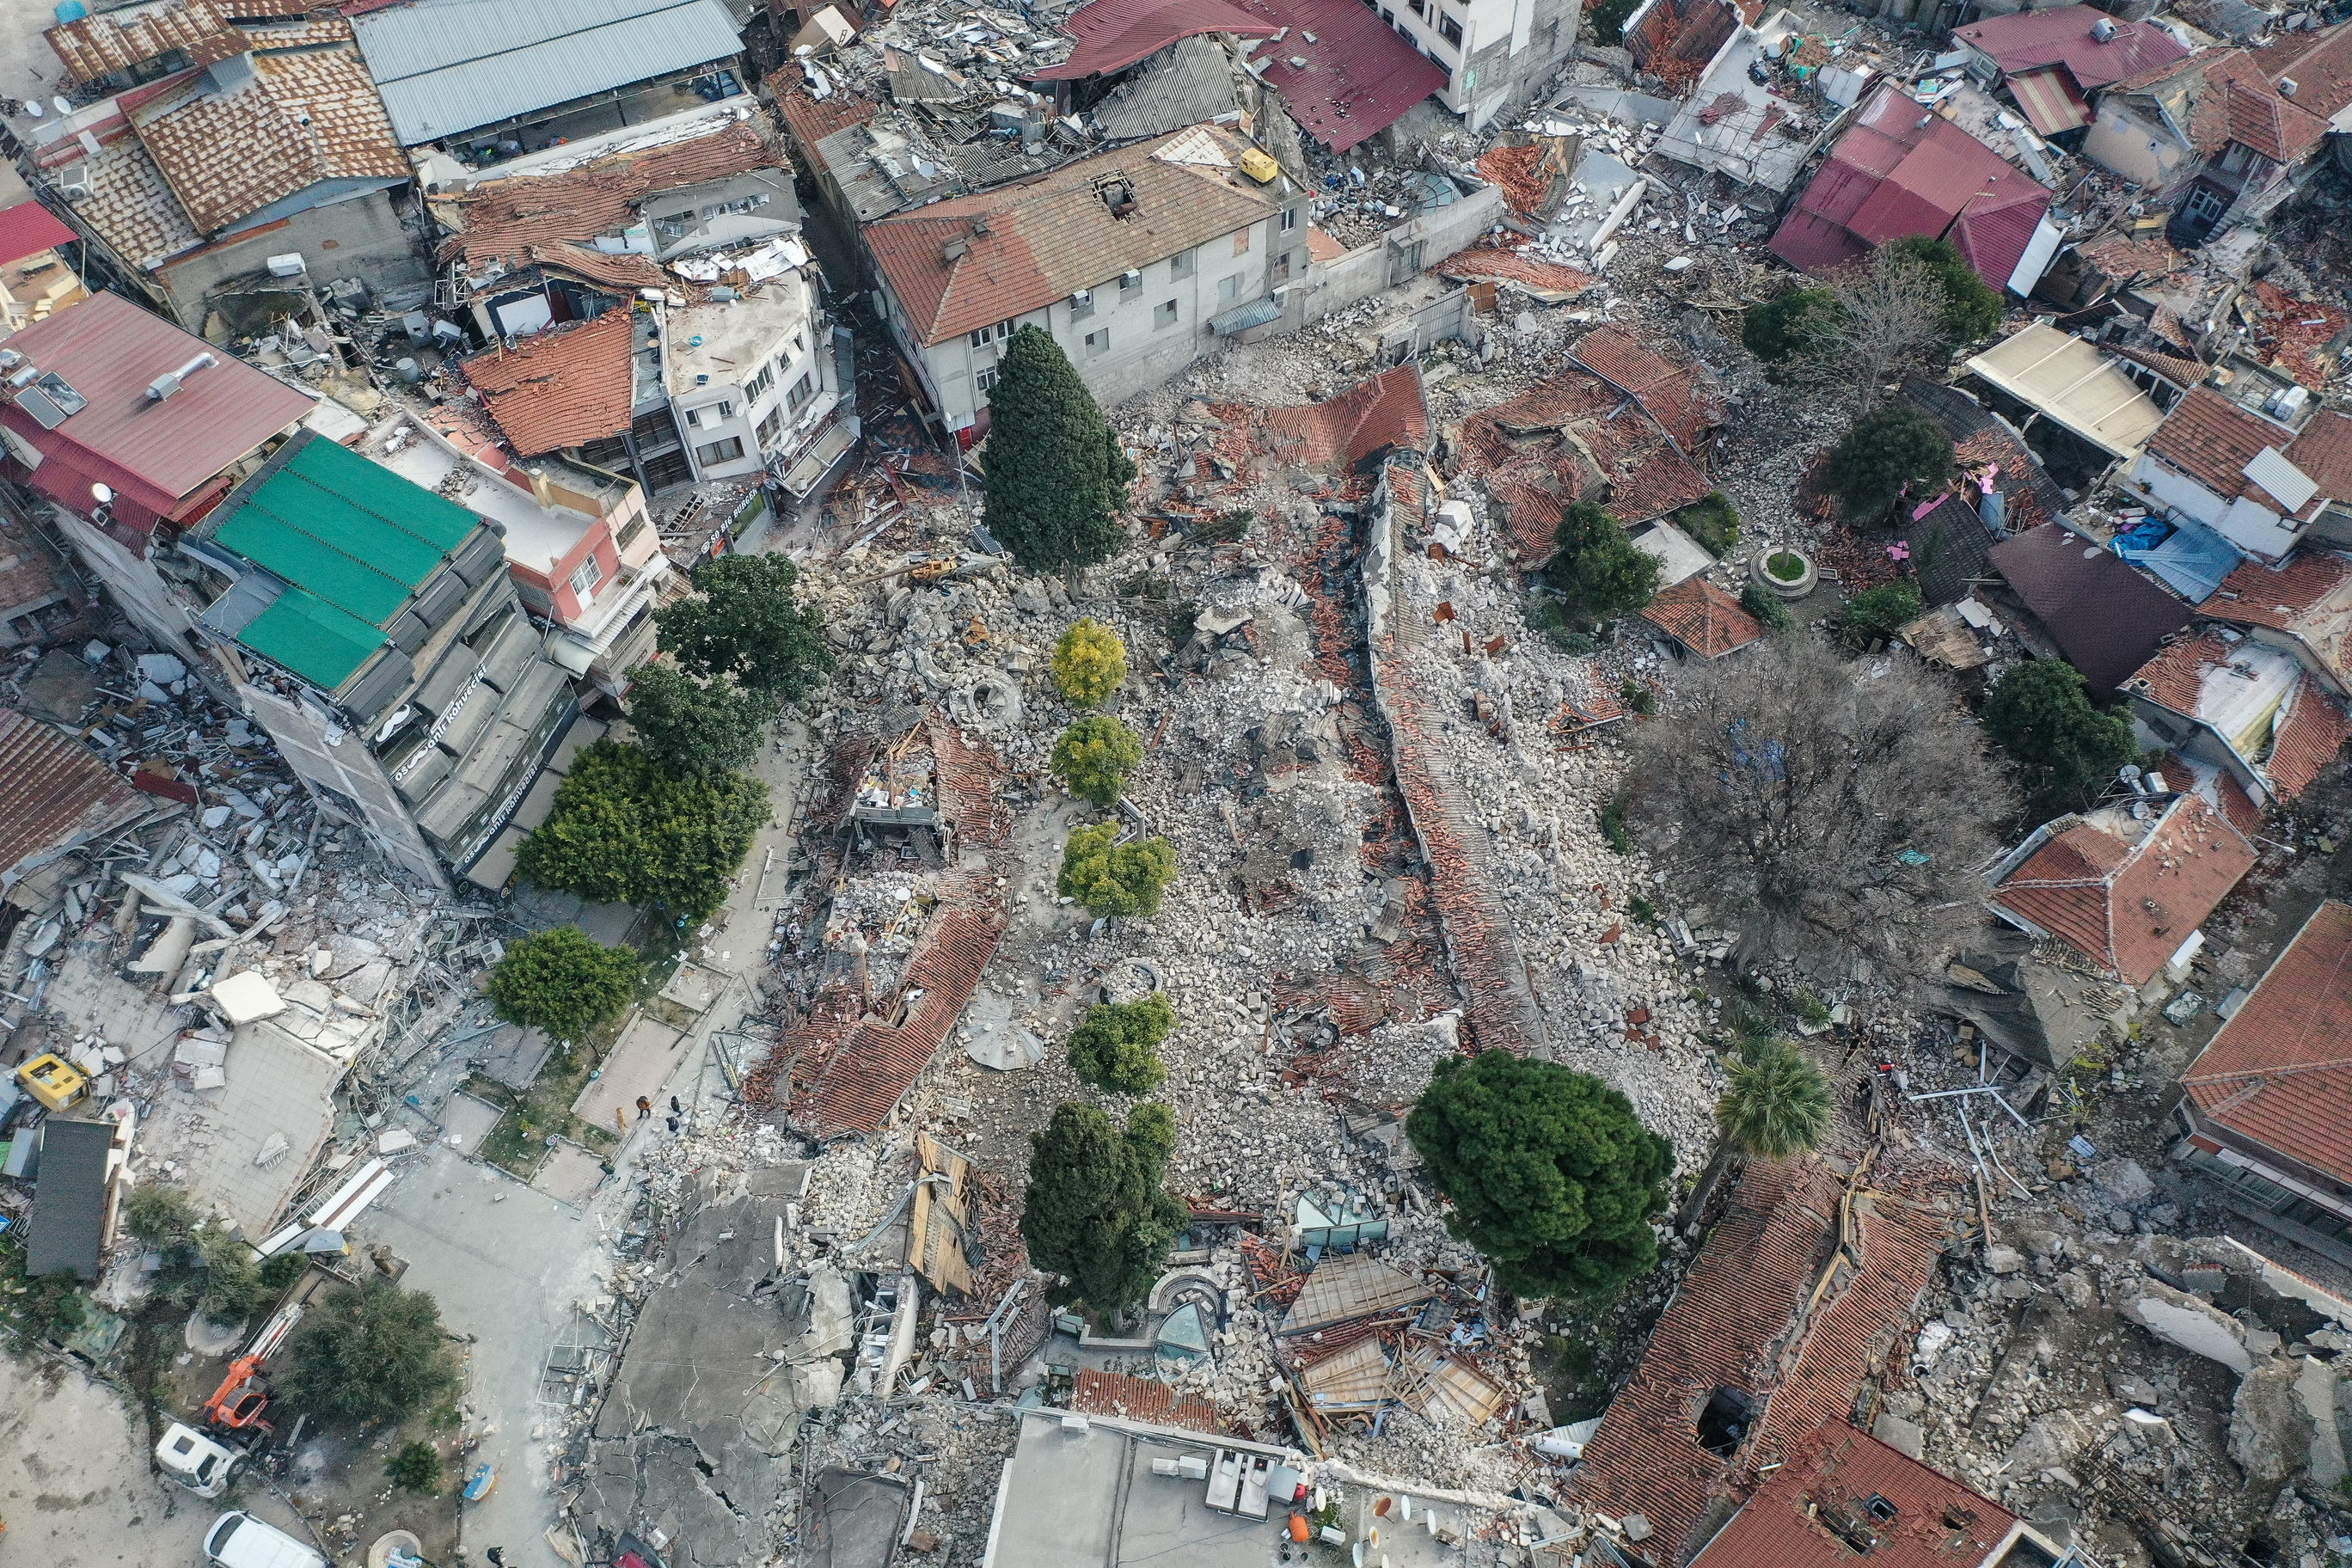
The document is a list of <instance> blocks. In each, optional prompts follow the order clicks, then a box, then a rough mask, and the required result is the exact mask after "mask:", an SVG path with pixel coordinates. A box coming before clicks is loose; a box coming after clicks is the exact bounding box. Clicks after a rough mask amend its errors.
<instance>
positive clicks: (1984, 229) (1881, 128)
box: [1771, 87, 2051, 290]
mask: <svg viewBox="0 0 2352 1568" xmlns="http://www.w3.org/2000/svg"><path fill="white" fill-rule="evenodd" d="M2050 200H2051V196H2050V193H2049V191H2047V190H2045V189H2043V188H2042V186H2041V185H2039V184H2035V183H2034V182H2033V180H2032V179H2031V178H2030V177H2029V176H2027V175H2026V174H2023V173H2021V172H2020V171H2019V170H2018V169H2016V168H2014V167H2012V166H2011V164H2009V163H2004V162H2002V161H2001V159H2000V157H1999V156H1997V155H1996V154H1995V153H1993V152H1992V150H1991V149H1990V148H1989V147H1987V146H1985V145H1984V144H1983V143H1982V142H1979V141H1978V140H1977V139H1976V138H1975V137H1973V136H1970V135H1969V133H1968V132H1965V131H1963V130H1961V129H1960V128H1959V127H1958V125H1955V124H1953V123H1952V122H1951V121H1948V120H1945V119H1943V118H1941V117H1940V116H1937V115H1936V114H1933V113H1931V112H1929V111H1927V110H1924V109H1922V108H1920V106H1919V105H1918V103H1917V102H1916V100H1913V99H1912V98H1911V97H1910V96H1909V95H1908V94H1906V93H1904V92H1902V91H1900V90H1897V89H1895V88H1892V87H1887V88H1883V89H1880V90H1879V92H1878V93H1877V95H1876V96H1875V97H1874V98H1873V99H1872V100H1870V101H1869V102H1868V103H1867V104H1865V105H1864V107H1863V110H1862V111H1861V112H1860V113H1859V114H1858V115H1856V116H1855V118H1854V120H1853V123H1852V124H1850V125H1849V126H1848V127H1847V129H1846V130H1845V132H1843V134H1842V135H1840V136H1839V137H1838V139H1837V142H1836V144H1835V145H1834V146H1833V147H1832V148H1831V150H1830V155H1829V159H1828V161H1827V162H1826V163H1823V164H1822V167H1821V169H1820V171H1819V172H1818V173H1817V174H1814V175H1813V178H1812V183H1811V184H1808V185H1807V186H1806V187H1805V190H1804V194H1803V195H1801V196H1800V197H1798V198H1797V204H1796V206H1795V207H1794V208H1793V209H1792V210H1791V211H1790V214H1789V216H1788V217H1787V218H1786V219H1785V220H1784V221H1783V222H1782V223H1781V225H1780V232H1779V233H1777V234H1775V235H1774V236H1773V237H1772V245H1771V249H1772V253H1773V254H1774V255H1775V256H1778V257H1779V258H1780V259H1781V260H1783V261H1786V262H1787V263H1789V265H1790V266H1791V267H1795V268H1800V269H1801V270H1803V271H1806V272H1813V273H1822V272H1831V271H1834V270H1836V269H1837V268H1840V267H1843V266H1845V265H1847V264H1849V263H1851V262H1853V261H1856V260H1859V259H1860V258H1863V257H1864V256H1867V255H1869V254H1870V252H1871V251H1873V250H1874V249H1875V248H1877V247H1879V246H1882V245H1885V243H1886V242H1887V241H1889V240H1893V239H1901V238H1903V237H1906V236H1908V235H1926V236H1927V237H1930V238H1937V239H1947V240H1949V241H1950V242H1951V244H1952V247H1953V248H1954V249H1956V250H1958V252H1959V253H1960V256H1961V258H1962V259H1964V260H1966V261H1967V262H1968V264H1969V267H1971V268H1974V269H1975V271H1976V274H1977V276H1978V277H1979V278H1981V279H1984V281H1985V284H1986V286H1987V287H1989V288H1990V289H1995V290H1999V289H2005V288H2007V287H2008V286H2009V280H2010V278H2011V274H2013V273H2014V272H2015V271H2016V270H2017V266H2018V262H2019V261H2020V260H2021V258H2023V257H2024V255H2025V252H2026V247H2028V246H2029V245H2030V244H2031V243H2032V239H2033V236H2034V233H2035V230H2036V229H2037V228H2038V227H2039V226H2041V223H2042V215H2043V214H2044V213H2045V212H2046V211H2047V210H2048V209H2049V206H2050ZM2027 286H2028V287H2030V286H2031V281H2030V280H2029V282H2028V285H2027Z"/></svg>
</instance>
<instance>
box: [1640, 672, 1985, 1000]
mask: <svg viewBox="0 0 2352 1568" xmlns="http://www.w3.org/2000/svg"><path fill="white" fill-rule="evenodd" d="M1628 784H1629V792H1630V793H1629V796H1628V816H1629V817H1630V818H1631V820H1632V822H1633V826H1634V827H1635V833H1636V837H1637V839H1638V840H1639V841H1640V842H1641V843H1642V844H1643V847H1646V848H1648V849H1650V850H1651V851H1652V852H1653V854H1654V856H1655V857H1656V858H1657V859H1658V861H1659V863H1660V865H1661V866H1662V867H1663V868H1665V869H1666V870H1667V872H1668V874H1669V877H1670V879H1678V880H1679V884H1680V886H1681V888H1682V889H1683V890H1684V891H1685V893H1686V894H1688V895H1690V896H1692V897H1694V898H1695V899H1696V900H1699V901H1703V902H1705V903H1706V905H1707V906H1708V908H1709V910H1711V913H1710V915H1709V920H1710V921H1711V922H1712V923H1716V924H1719V925H1723V926H1727V927H1729V928H1731V929H1734V930H1736V931H1738V953H1739V956H1740V957H1741V959H1742V960H1743V961H1748V962H1752V961H1754V960H1756V959H1759V958H1764V957H1768V956H1769V957H1789V958H1794V959H1796V960H1797V961H1798V962H1799V963H1802V964H1804V965H1805V966H1807V967H1809V968H1813V969H1816V970H1818V971H1822V972H1824V973H1826V972H1828V971H1829V970H1831V969H1832V967H1836V968H1839V969H1840V970H1843V966H1845V965H1847V964H1850V963H1852V962H1853V960H1854V959H1855V958H1858V957H1866V958H1868V959H1870V960H1872V962H1873V964H1874V967H1876V969H1877V973H1879V974H1880V975H1881V977H1883V978H1887V979H1895V978H1897V977H1899V976H1900V975H1903V974H1906V973H1907V974H1908V975H1911V976H1914V977H1916V976H1918V975H1922V974H1925V973H1927V972H1929V970H1930V969H1932V968H1934V967H1937V964H1938V961H1939V960H1940V958H1941V957H1942V955H1943V953H1944V952H1945V950H1946V948H1947V947H1948V944H1949V943H1950V942H1952V941H1953V940H1954V939H1955V938H1956V937H1958V935H1959V934H1960V933H1961V932H1963V931H1966V930H1968V929H1969V928H1972V927H1974V926H1975V925H1977V924H1978V923H1979V922H1980V921H1981V920H1982V918H1983V916H1982V913H1981V910H1980V908H1979V897H1980V894H1981V889H1980V887H1979V884H1978V882H1977V873H1978V870H1979V868H1980V867H1981V866H1982V864H1983V863H1984V861H1985V860H1986V858H1988V856H1989V855H1990V852H1991V850H1992V848H1993V841H1992V837H1991V835H1990V824H1992V823H1993V822H1995V821H1998V820H2000V818H2001V817H2003V816H2005V815H2007V814H2008V812H2009V811H2010V809H2011V799H2010V793H2009V784H2008V782H2007V780H2006V778H2005V777H2004V776H2003V774H2002V773H2001V771H2000V767H1999V765H1998V764H1997V763H1994V762H1993V760H1992V759H1991V758H1990V756H1989V755H1988V754H1987V752H1986V750H1985V747H1984V745H1983V742H1982V740H1981V737H1980V735H1979V731H1978V730H1977V729H1976V727H1975V726H1973V725H1971V724H1969V722H1967V721H1966V719H1965V717H1964V716H1963V715H1962V714H1961V712H1960V711H1959V709H1958V704H1957V703H1956V702H1955V700H1954V698H1953V693H1952V689H1951V688H1950V686H1949V685H1948V683H1947V682H1946V681H1945V680H1944V679H1943V678H1942V677H1940V676H1937V675H1936V674H1934V673H1932V672H1930V671H1928V670H1927V669H1925V668H1922V667H1920V666H1919V665H1917V664H1916V663H1915V662H1914V661H1912V660H1911V659H1909V658H1903V657H1896V658H1891V659H1882V660H1877V661H1870V660H1864V661H1859V662H1854V663H1849V662H1847V661H1846V660H1845V659H1844V658H1842V657H1841V656H1840V655H1839V654H1838V652H1837V651H1836V650H1835V649H1833V648H1832V647H1829V646H1828V645H1827V644H1825V643H1822V642H1819V641H1816V640H1814V639H1813V638H1811V637H1803V636H1789V637H1771V638H1768V639H1767V640H1766V641H1764V642H1762V643H1759V644H1758V645H1757V646H1755V647H1751V648H1749V649H1748V650H1747V651H1746V652H1743V653H1739V654H1735V655H1733V656H1731V657H1730V658H1726V659H1723V660H1720V661H1718V662H1717V663H1715V664H1713V665H1696V666H1694V667H1692V668H1690V669H1689V670H1688V672H1687V674H1686V675H1685V678H1684V679H1683V680H1682V682H1681V683H1680V685H1679V687H1678V688H1677V689H1676V691H1675V700H1674V704H1673V707H1672V708H1671V710H1669V711H1668V712H1666V713H1664V714H1663V715H1661V716H1660V717H1659V718H1658V719H1656V720H1655V721H1652V722H1651V723H1649V724H1648V725H1645V726H1644V727H1643V729H1642V731H1641V732H1640V734H1639V735H1638V736H1637V737H1636V739H1635V742H1634V747H1633V772H1632V773H1631V775H1630V777H1629V780H1628ZM1889 965H1891V966H1892V970H1893V973H1889V972H1888V970H1887V968H1885V967H1883V966H1889Z"/></svg>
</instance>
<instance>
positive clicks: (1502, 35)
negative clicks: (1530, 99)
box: [1364, 0, 1583, 131]
mask: <svg viewBox="0 0 2352 1568" xmlns="http://www.w3.org/2000/svg"><path fill="white" fill-rule="evenodd" d="M1364 3H1365V4H1366V5H1373V8H1374V9H1377V10H1378V11H1379V12H1380V14H1381V21H1383V22H1385V23H1387V24H1388V25H1389V26H1391V27H1393V28H1395V29H1396V30H1397V31H1398V32H1399V33H1401V34H1402V35H1403V36H1404V37H1405V39H1406V40H1407V41H1408V42H1410V43H1411V44H1412V47H1414V49H1415V50H1417V51H1418V52H1420V53H1421V54H1422V55H1423V56H1424V57H1426V58H1428V59H1430V60H1431V61H1433V62H1434V63H1435V65H1436V66H1437V68H1439V69H1440V70H1442V71H1444V72H1445V85H1444V87H1442V88H1440V89H1438V91H1437V94H1436V97H1437V100H1438V101H1439V102H1440V103H1443V104H1444V105H1445V107H1446V108H1448V109H1450V110H1453V111H1454V113H1456V114H1458V115H1460V116H1461V117H1462V121H1463V123H1464V124H1465V125H1466V126H1468V127H1469V128H1470V129H1471V130H1473V131H1483V130H1485V129H1486V126H1487V124H1488V123H1489V122H1490V121H1493V120H1494V118H1495V116H1496V115H1497V114H1499V113H1501V112H1502V110H1504V108H1505V107H1507V105H1509V104H1511V103H1513V102H1517V101H1520V100H1525V99H1526V97H1527V96H1528V94H1529V93H1531V92H1533V91H1534V90H1535V89H1537V88H1538V87H1540V86H1542V85H1543V83H1544V80H1545V79H1546V78H1548V77H1549V76H1550V75H1551V73H1552V72H1554V71H1556V70H1558V69H1559V66H1560V62H1561V61H1563V60H1565V59H1567V58H1569V56H1570V55H1571V54H1573V53H1574V52H1575V50H1576V26H1577V20H1578V18H1579V17H1580V16H1582V15H1583V8H1582V7H1581V6H1580V5H1577V4H1576V3H1575V0H1378V3H1377V5H1375V4H1374V0H1364Z"/></svg>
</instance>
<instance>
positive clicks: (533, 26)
mask: <svg viewBox="0 0 2352 1568" xmlns="http://www.w3.org/2000/svg"><path fill="white" fill-rule="evenodd" d="M352 25H353V26H354V27H355V29H356V30H357V33H358V36H359V47H360V49H361V52H362V53H363V54H364V55H366V57H367V63H368V68H369V69H370V70H371V71H373V73H374V76H375V82H376V89H377V91H378V92H379V93H381V94H382V95H383V107H384V110H385V111H386V112H387V113H388V114H389V115H390V116H391V121H392V127H393V133H394V135H395V136H397V137H398V138H399V140H400V144H401V145H402V146H404V147H413V146H415V145H416V144H417V143H419V142H431V141H434V140H436V139H437V138H440V137H445V136H456V135H459V134H462V133H463V132H467V131H471V130H474V129H475V128H477V127H478V126H484V125H494V124H496V123H498V122H499V121H502V120H509V119H512V118H514V117H515V116H517V115H522V114H529V113H530V112H531V111H532V110H539V109H545V108H548V107H550V106H551V105H554V104H559V103H566V102H569V101H570V100H572V99H575V98H586V97H588V96H590V95H591V94H593V93H599V92H605V91H609V90H611V89H614V88H618V87H626V86H627V85H629V84H630V83H632V82H638V81H644V80H646V79H647V78H650V77H657V76H662V75H666V74H667V73H669V72H673V71H681V70H690V69H692V68H695V67H697V66H704V65H711V64H715V63H720V62H725V61H729V60H731V59H732V58H734V57H735V56H736V55H737V54H738V53H740V51H741V49H742V47H743V44H742V39H741V37H740V35H739V34H738V33H737V32H736V30H735V23H734V19H733V18H732V17H731V16H730V15H729V14H728V10H727V7H726V6H725V5H722V4H720V0H564V3H563V4H562V5H544V4H540V3H538V0H408V3H407V4H405V5H390V6H384V7H380V8H376V9H372V10H367V11H362V12H361V13H359V14H358V15H357V16H355V17H354V18H353V22H352Z"/></svg>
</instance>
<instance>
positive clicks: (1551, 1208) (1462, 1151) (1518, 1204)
mask: <svg viewBox="0 0 2352 1568" xmlns="http://www.w3.org/2000/svg"><path fill="white" fill-rule="evenodd" d="M1405 1135H1406V1136H1407V1137H1409V1138H1411V1139H1412V1146H1413V1148H1414V1149H1415V1150H1417V1151H1418V1152H1420V1154H1421V1157H1422V1158H1423V1160H1424V1161H1426V1162H1427V1163H1428V1164H1429V1173H1430V1177H1431V1179H1432V1180H1433V1181H1434V1182H1435V1183H1436V1184H1437V1189H1438V1191H1440V1192H1442V1193H1444V1194H1445V1195H1446V1196H1447V1197H1449V1198H1451V1199H1452V1200H1453V1201H1454V1214H1453V1215H1452V1216H1451V1217H1449V1218H1448V1219H1447V1221H1446V1228H1447V1229H1448V1230H1449V1231H1451V1232H1452V1233H1453V1234H1454V1237H1457V1238H1458V1239H1460V1240H1462V1241H1465V1242H1466V1243H1468V1244H1469V1245H1470V1246H1472V1247H1476V1248H1477V1249H1478V1250H1479V1251H1480V1252H1483V1253H1485V1254H1486V1256H1487V1257H1488V1258H1491V1259H1493V1260H1494V1264H1495V1275H1496V1279H1498V1280H1500V1281H1501V1282H1502V1284H1503V1285H1504V1287H1505V1288H1506V1289H1509V1290H1511V1291H1513V1292H1514V1293H1516V1294H1517V1295H1521V1296H1569V1297H1575V1298H1579V1299H1584V1300H1597V1299H1601V1298H1605V1297H1608V1296H1611V1295H1613V1294H1614V1293H1615V1292H1616V1291H1617V1289H1619V1288H1620V1287H1622V1285H1623V1284H1624V1283H1625V1282H1626V1281H1627V1280H1628V1279H1632V1278H1633V1277H1634V1276H1635V1275H1637V1274H1640V1273H1642V1272H1643V1271H1644V1270H1646V1269H1648V1268H1650V1267H1651V1266H1652V1265H1654V1263H1656V1262H1657V1260H1658V1242H1657V1237H1656V1236H1655V1235H1654V1233H1653V1232H1652V1231H1651V1229H1650V1223H1649V1222H1650V1216H1651V1215H1655V1214H1657V1213H1659V1212H1660V1211H1661V1210H1663V1209H1664V1207H1665V1203H1666V1199H1665V1191H1664V1183H1665V1179H1666V1176H1667V1173H1669V1172H1671V1171H1672V1170H1673V1169H1674V1163H1675V1155H1674V1147H1673V1145H1672V1144H1670V1143H1668V1142H1666V1141H1665V1140H1664V1139H1663V1138H1661V1137H1659V1136H1658V1135H1657V1134H1656V1133H1654V1132H1652V1131H1649V1129H1647V1128H1645V1127H1643V1125H1642V1123H1641V1121H1639V1120H1638V1119H1637V1118H1636V1117H1635V1116H1634V1114H1633V1103H1632V1102H1631V1101H1630V1100H1627V1099H1626V1098H1625V1097H1624V1096H1623V1095H1622V1094H1620V1093H1618V1092H1617V1091H1616V1090H1615V1089H1611V1088H1610V1087H1609V1086H1608V1085H1607V1084H1605V1083H1602V1082H1601V1080H1600V1079H1597V1078H1593V1077H1591V1075H1589V1074H1586V1073H1580V1072H1575V1071H1572V1070H1570V1068H1564V1067H1560V1066H1559V1065H1558V1064H1556V1063H1552V1062H1542V1061H1534V1060H1529V1059H1527V1058H1521V1057H1516V1056H1513V1055H1512V1054H1511V1053H1510V1052H1508V1051H1499V1050H1496V1051H1485V1052H1482V1053H1480V1054H1479V1055H1477V1056H1475V1057H1454V1058H1449V1059H1447V1060H1444V1061H1441V1062H1439V1063H1438V1064H1437V1068H1436V1071H1435V1072H1434V1073H1433V1075H1432V1076H1431V1078H1430V1082H1429V1087H1428V1088H1427V1089H1423V1091H1422V1095H1421V1099H1420V1100H1418V1101H1417V1102H1415V1104H1414V1106H1413V1108H1412V1114H1411V1115H1410V1116H1408V1117H1407V1118H1406V1119H1405Z"/></svg>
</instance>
